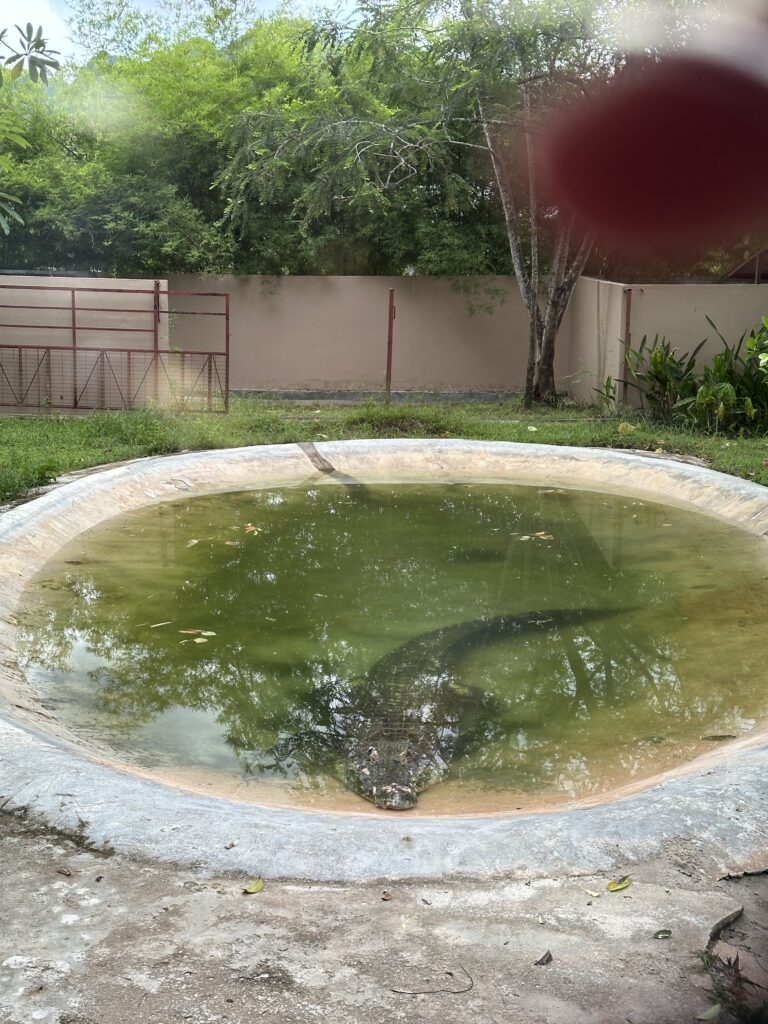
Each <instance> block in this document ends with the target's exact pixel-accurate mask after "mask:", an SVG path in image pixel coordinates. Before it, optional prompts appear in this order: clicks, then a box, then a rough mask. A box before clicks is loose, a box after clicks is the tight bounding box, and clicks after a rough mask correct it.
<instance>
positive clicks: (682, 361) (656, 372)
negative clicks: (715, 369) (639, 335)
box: [627, 335, 706, 423]
mask: <svg viewBox="0 0 768 1024" xmlns="http://www.w3.org/2000/svg"><path fill="white" fill-rule="evenodd" d="M705 344H706V339H704V341H702V342H700V343H699V344H698V345H697V346H696V348H695V349H694V350H693V353H692V354H690V355H689V354H688V353H687V352H686V353H684V354H683V355H682V356H678V354H677V349H674V348H672V346H671V344H670V343H669V342H668V341H667V339H666V338H659V336H658V335H656V337H655V338H654V339H653V344H652V345H649V344H648V338H647V337H644V338H643V340H642V341H641V342H640V346H639V348H637V349H633V348H630V349H629V350H628V351H627V370H628V372H629V375H630V378H631V379H630V380H629V381H628V383H629V384H630V385H631V386H632V387H635V388H636V389H637V390H638V391H639V393H640V397H641V401H642V403H643V406H644V407H645V406H646V405H647V407H648V411H649V412H650V415H651V417H652V418H653V419H655V420H657V421H658V422H660V423H671V422H673V421H674V420H675V419H679V418H680V417H679V414H678V411H679V408H680V403H681V402H685V401H687V400H688V399H690V398H694V397H695V395H696V376H695V366H696V356H697V354H698V353H699V352H700V351H701V349H702V347H703V346H704V345H705Z"/></svg>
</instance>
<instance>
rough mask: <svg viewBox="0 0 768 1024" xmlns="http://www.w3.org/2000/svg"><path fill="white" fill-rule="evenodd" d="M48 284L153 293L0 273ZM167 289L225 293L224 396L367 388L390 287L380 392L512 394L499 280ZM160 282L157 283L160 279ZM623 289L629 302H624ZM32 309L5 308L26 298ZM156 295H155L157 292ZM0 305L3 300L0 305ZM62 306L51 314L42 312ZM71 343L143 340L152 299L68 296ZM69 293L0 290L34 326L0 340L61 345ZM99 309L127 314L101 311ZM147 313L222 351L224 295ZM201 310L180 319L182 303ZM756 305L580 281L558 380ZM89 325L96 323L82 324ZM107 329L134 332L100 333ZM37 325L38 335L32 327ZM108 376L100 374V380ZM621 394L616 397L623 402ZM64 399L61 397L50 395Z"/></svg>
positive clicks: (716, 287)
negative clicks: (74, 311)
mask: <svg viewBox="0 0 768 1024" xmlns="http://www.w3.org/2000/svg"><path fill="white" fill-rule="evenodd" d="M21 283H25V284H32V285H37V286H39V285H40V284H52V285H55V286H56V287H59V288H62V287H63V288H65V289H66V288H69V287H82V286H84V285H87V286H88V287H93V288H97V289H99V290H100V291H103V290H104V289H105V288H114V287H120V288H137V287H148V288H151V287H152V282H151V281H129V280H107V279H90V280H85V279H83V278H72V279H67V278H38V277H30V278H10V277H0V285H6V286H7V285H11V286H12V285H13V284H16V285H18V284H21ZM167 286H168V287H170V288H171V289H172V290H182V291H196V292H201V291H202V292H229V293H230V310H231V317H230V325H231V370H230V383H231V386H232V388H233V389H236V390H262V389H263V390H270V389H273V390H291V389H297V390H305V389H318V390H330V391H336V390H380V389H381V388H382V387H383V385H384V371H385V364H386V341H387V306H388V292H389V289H390V288H394V289H395V300H396V305H397V319H396V321H395V337H394V358H393V387H394V388H395V389H398V390H425V391H430V390H434V391H441V392H450V391H456V392H505V391H515V390H519V389H520V388H521V386H522V384H523V381H524V378H525V365H526V358H527V349H528V317H527V312H526V310H525V307H524V305H523V302H522V299H521V298H520V294H519V291H518V289H517V285H516V283H515V281H514V279H513V278H511V277H493V278H483V279H480V280H479V281H472V280H467V281H464V282H462V283H461V286H460V287H457V286H456V285H455V284H454V283H452V282H451V281H449V280H444V279H440V278H417V277H414V278H409V277H406V278H386V277H286V278H262V277H226V276H225V277H199V276H190V275H177V276H173V277H171V278H170V279H169V282H168V285H167ZM167 286H166V284H165V282H162V287H163V288H165V287H167ZM630 288H631V310H630V317H629V324H628V321H627V303H628V301H629V293H630ZM33 294H34V296H35V298H34V301H35V304H36V308H35V309H34V310H14V309H10V308H7V307H8V306H9V305H13V304H15V303H26V302H29V301H31V300H30V299H29V296H30V295H33ZM161 301H162V302H163V303H165V301H166V300H165V297H164V296H163V297H162V300H161ZM3 303H5V304H6V308H2V304H3ZM57 305H58V306H63V307H65V308H64V309H59V310H57V309H53V308H52V307H54V306H57ZM86 305H93V306H95V307H99V311H90V310H85V309H82V308H80V310H79V312H78V325H79V327H80V326H82V328H83V330H81V331H79V335H78V343H79V344H81V345H86V344H88V345H104V346H106V347H109V348H125V347H131V348H148V349H149V348H151V346H152V333H151V328H152V315H151V309H152V296H151V295H136V294H128V293H126V294H123V295H115V294H114V293H110V292H106V293H105V294H104V295H99V294H98V292H95V293H80V294H79V295H78V306H79V307H83V306H86ZM68 306H69V292H68V291H62V292H41V291H37V292H34V293H32V292H24V291H21V290H19V289H18V288H17V289H16V290H14V289H13V288H12V287H2V288H0V321H2V322H4V323H27V324H32V323H36V324H40V325H43V328H42V329H37V328H33V327H30V326H22V327H20V328H15V327H14V328H9V327H3V326H0V345H2V344H14V345H19V344H21V345H35V344H65V345H68V344H69V343H70V340H71V329H70V323H71V314H70V311H69V308H68ZM105 306H109V307H111V306H121V307H124V308H127V309H136V310H137V311H138V312H135V313H106V312H105V311H104V307H105ZM169 309H170V315H169V316H168V317H166V316H162V317H161V320H160V346H161V348H167V347H171V348H177V347H178V348H183V349H185V350H188V351H197V352H201V351H223V350H224V346H225V319H224V316H223V313H224V309H225V305H224V300H223V299H222V298H221V297H219V296H215V295H211V296H209V297H206V298H199V297H186V296H180V295H172V296H171V298H170V307H169ZM191 310H195V311H202V312H205V313H209V314H212V315H209V316H190V315H187V314H188V311H191ZM766 313H768V284H764V285H753V284H712V285H697V284H689V285H632V286H627V285H622V284H620V283H616V282H610V281H599V280H596V279H594V278H582V279H581V280H580V281H579V282H578V284H577V286H576V289H575V291H574V295H573V299H572V302H571V306H570V308H569V310H568V313H567V314H566V317H565V320H564V322H563V326H562V329H561V333H560V338H559V341H558V355H557V362H556V369H557V375H558V379H559V381H560V386H561V387H562V388H564V389H567V390H568V392H569V393H570V394H571V395H572V396H573V397H575V398H578V399H580V400H585V401H589V400H592V399H593V398H594V397H595V390H594V389H600V388H601V387H602V386H603V383H604V382H605V379H606V377H608V376H610V377H612V378H613V379H614V380H617V379H620V378H622V377H623V376H624V370H623V358H624V345H625V342H626V340H627V337H626V333H627V326H629V331H630V343H631V344H632V345H633V346H635V347H636V346H637V345H638V344H639V343H640V340H641V338H642V337H643V335H644V334H647V335H648V336H649V337H650V338H651V339H652V338H653V336H654V335H656V334H657V333H658V334H659V335H665V336H666V337H667V338H668V339H669V340H670V341H671V342H672V344H673V345H675V346H676V347H677V348H678V349H679V350H680V351H686V350H690V349H692V348H693V347H694V346H695V345H696V344H697V343H698V342H699V341H700V340H701V339H702V338H704V337H708V338H709V342H708V344H707V348H706V351H705V352H704V353H702V356H703V357H706V355H707V354H708V355H712V354H714V353H715V352H717V351H718V350H719V348H720V344H721V343H720V342H719V340H718V339H717V337H716V334H715V332H714V331H713V330H712V328H710V327H709V325H708V324H707V320H706V317H707V315H709V316H710V317H711V318H712V319H713V320H714V321H715V323H716V324H717V325H718V327H719V328H720V330H721V331H722V333H723V334H724V335H725V336H726V337H727V338H728V339H729V340H736V339H737V338H738V337H739V336H740V335H741V334H742V333H743V332H744V331H745V330H748V329H750V328H751V327H752V326H753V325H754V324H755V323H757V322H758V321H759V320H760V318H761V317H762V316H763V315H764V314H766ZM96 324H98V325H99V326H100V328H101V329H100V330H93V331H88V330H85V329H84V328H87V327H90V326H95V325H96ZM115 326H118V327H120V326H129V327H135V326H139V327H143V328H144V330H145V332H146V333H139V332H129V333H128V332H125V333H124V332H110V331H109V330H108V328H110V327H115ZM45 328H47V329H45ZM107 384H109V380H107ZM631 394H632V393H631V392H630V393H629V397H630V398H631ZM62 401H63V399H62Z"/></svg>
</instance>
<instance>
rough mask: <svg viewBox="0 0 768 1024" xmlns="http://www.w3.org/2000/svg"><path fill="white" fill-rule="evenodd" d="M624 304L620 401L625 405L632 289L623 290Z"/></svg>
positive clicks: (627, 391) (630, 338)
mask: <svg viewBox="0 0 768 1024" xmlns="http://www.w3.org/2000/svg"><path fill="white" fill-rule="evenodd" d="M624 295H625V296H626V304H625V306H624V337H623V339H622V346H623V348H624V360H623V364H624V365H623V366H622V368H621V380H622V382H621V401H622V404H624V405H626V404H627V401H628V399H629V384H628V383H627V355H628V353H629V348H630V345H631V344H632V289H631V288H625V289H624Z"/></svg>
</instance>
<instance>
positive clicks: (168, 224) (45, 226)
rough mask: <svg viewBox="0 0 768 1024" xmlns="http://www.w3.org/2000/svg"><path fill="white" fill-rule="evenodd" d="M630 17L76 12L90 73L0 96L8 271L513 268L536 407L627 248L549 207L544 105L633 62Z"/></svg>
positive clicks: (463, 9) (376, 0) (591, 13)
mask: <svg viewBox="0 0 768 1024" xmlns="http://www.w3.org/2000/svg"><path fill="white" fill-rule="evenodd" d="M641 6H642V5H641V4H640V0H537V2H534V3H532V2H528V0H505V2H504V3H501V2H500V0H362V2H361V5H360V6H359V7H358V9H357V10H356V12H355V13H354V15H353V16H351V17H350V18H349V19H348V20H347V21H343V20H340V19H338V18H336V17H333V16H331V15H328V14H322V13H318V14H314V15H312V16H309V15H299V14H295V13H291V12H290V11H289V10H288V9H286V10H281V11H278V12H276V13H273V14H271V15H267V16H257V13H256V10H255V3H254V0H166V2H165V3H164V5H162V6H161V7H159V8H158V9H157V10H155V11H154V12H152V13H146V12H142V10H141V9H140V8H137V7H134V6H133V4H132V0H119V2H117V3H113V2H111V0H110V2H107V0H73V4H72V8H73V17H72V21H71V27H72V29H73V32H74V35H75V38H76V41H77V42H78V43H79V45H80V46H81V48H82V49H83V50H84V51H85V52H86V53H87V55H88V56H87V59H86V60H85V61H84V62H82V63H81V64H79V65H77V66H69V67H66V68H65V69H63V71H62V72H61V73H59V74H58V75H57V76H56V77H55V79H54V80H47V70H46V67H45V66H42V67H41V68H40V69H38V70H39V73H37V72H35V73H34V74H33V66H32V63H29V56H28V57H27V61H28V65H29V75H28V76H16V73H15V72H14V71H13V70H12V71H11V74H10V75H7V76H6V78H11V77H13V78H14V80H13V81H7V82H6V86H5V87H4V88H2V89H0V126H2V125H5V126H6V127H7V126H10V129H9V130H7V131H6V133H5V134H4V135H3V137H2V138H0V184H1V185H2V188H3V190H4V191H6V192H7V193H8V194H9V195H12V196H13V197H17V198H18V201H19V203H20V205H21V206H22V207H23V209H24V220H25V221H26V226H25V229H24V230H17V231H12V232H11V233H10V234H9V235H8V236H7V237H6V238H2V237H0V261H2V265H3V266H4V267H6V268H13V269H30V270H33V269H34V270H37V269H54V268H55V269H62V270H87V271H101V272H105V273H110V274H115V275H118V274H119V275H157V274H167V273H172V272H184V271H187V272H200V273H208V272H210V273H216V272H224V271H227V272H234V273H254V274H265V275H272V274H330V273H336V274H442V275H451V276H455V275H489V274H509V273H514V274H515V275H516V277H517V280H518V283H519V285H520V289H521V292H522V295H523V298H524V300H525V302H526V304H527V306H528V309H529V312H530V314H531V325H532V329H531V338H530V346H531V360H530V365H529V381H528V385H529V395H530V396H532V395H533V394H534V392H535V393H536V394H537V395H539V396H540V397H547V396H548V395H549V394H551V392H552V389H553V387H554V379H553V375H552V360H553V354H554V337H555V335H556V333H557V328H558V327H559V324H560V321H561V319H562V316H563V313H564V310H565V307H566V306H567V303H568V299H569V297H570V292H571V290H572V287H573V283H574V282H575V280H576V278H577V276H578V274H579V273H580V272H581V271H582V270H583V269H584V267H585V266H586V267H587V268H588V269H589V268H590V267H591V268H599V269H601V270H603V271H605V272H607V273H610V272H611V260H614V261H615V257H608V256H606V254H601V253H599V252H596V251H594V250H593V247H592V245H591V240H589V239H583V238H576V237H572V232H571V230H570V226H569V225H568V224H566V223H564V222H563V220H562V219H561V218H560V217H559V216H558V211H557V210H555V209H552V208H550V207H548V206H547V204H546V200H545V199H544V198H542V196H540V195H539V190H538V182H537V180H536V173H535V161H534V160H533V158H532V157H533V152H534V149H535V136H536V132H537V130H538V125H539V123H540V121H541V118H542V117H543V116H545V114H546V112H547V111H548V110H549V109H551V108H552V106H553V105H554V104H558V103H562V102H566V101H567V99H568V97H569V96H571V95H573V94H574V93H577V92H581V91H584V90H588V89H590V88H592V87H593V86H594V85H595V83H598V82H601V81H604V80H605V79H606V78H609V77H610V76H611V75H614V74H615V73H616V71H617V69H619V68H620V67H621V66H622V64H623V63H624V62H625V60H626V53H625V52H624V49H623V46H622V43H621V41H620V33H619V32H618V31H617V29H616V24H617V22H616V18H617V16H618V15H625V14H626V13H627V12H628V11H630V12H631V11H632V10H634V9H636V8H639V7H641ZM710 6H712V5H711V4H708V3H707V2H706V0H700V2H699V3H698V4H694V5H693V19H692V15H691V13H690V11H691V5H690V4H688V5H686V7H685V9H683V6H682V5H681V4H678V3H672V4H669V5H667V6H666V8H665V10H666V12H667V21H666V22H665V23H664V26H663V28H664V31H666V32H667V34H668V35H670V34H671V37H675V38H677V37H681V36H684V35H685V33H686V32H687V31H688V30H689V28H690V27H691V25H693V24H695V21H696V16H697V15H696V12H697V9H701V10H704V11H706V10H707V8H708V7H710ZM718 6H719V5H718ZM35 39H37V36H34V35H33V36H32V37H31V38H30V40H28V43H30V44H34V42H35ZM35 77H37V78H39V79H41V81H38V82H37V83H34V82H33V81H31V79H32V78H35ZM703 259H704V261H705V262H706V261H707V260H708V261H709V263H710V264H711V263H713V257H712V256H711V255H710V254H703ZM714 262H715V263H716V257H715V258H714ZM681 269H688V270H690V269H691V268H690V267H689V268H669V267H659V268H654V271H655V276H661V277H663V276H664V274H665V273H666V274H668V273H670V272H674V273H679V272H680V270H681Z"/></svg>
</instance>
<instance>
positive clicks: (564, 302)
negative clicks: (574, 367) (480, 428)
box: [477, 93, 594, 409]
mask: <svg viewBox="0 0 768 1024" xmlns="http://www.w3.org/2000/svg"><path fill="white" fill-rule="evenodd" d="M526 95H527V93H526ZM477 110H478V113H479V115H480V121H481V123H482V126H483V134H484V136H485V141H486V145H487V146H488V152H489V153H490V156H491V163H492V165H493V170H494V174H495V176H496V183H497V185H498V189H499V196H500V198H501V205H502V209H503V211H504V221H505V225H506V228H507V238H508V240H509V251H510V255H511V257H512V267H513V270H514V272H515V278H516V280H517V284H518V287H519V288H520V294H521V295H522V298H523V302H524V303H525V305H526V308H527V310H528V313H529V315H530V318H531V320H530V330H529V334H528V362H527V367H526V377H525V393H524V397H523V404H524V406H525V408H527V409H529V408H531V406H532V405H533V403H534V401H537V402H549V403H551V402H554V401H555V399H556V398H557V388H556V383H555V344H556V342H557V333H558V331H559V330H560V326H561V324H562V322H563V317H564V316H565V311H566V310H567V308H568V304H569V302H570V300H571V295H572V294H573V289H574V288H575V287H576V282H577V281H578V279H579V276H580V275H581V272H582V271H583V269H584V265H585V263H586V262H587V258H588V257H589V254H590V252H591V251H592V245H593V242H594V239H593V238H592V237H586V238H584V239H583V241H582V243H581V245H580V247H579V250H578V252H577V253H576V254H575V255H572V254H571V252H570V241H571V228H570V225H568V226H563V227H561V229H560V232H559V234H558V238H557V243H556V246H555V255H554V259H553V262H552V269H551V272H550V275H549V283H548V286H547V292H546V298H545V302H544V310H543V311H542V310H541V309H540V308H539V302H538V291H539V247H538V239H539V227H540V225H539V210H538V196H537V190H536V181H535V178H533V179H531V180H529V183H528V184H529V204H530V208H529V226H530V230H531V242H532V251H531V269H530V271H529V270H528V267H526V264H525V259H524V256H523V244H522V239H521V237H520V226H519V222H518V210H517V205H516V203H515V197H514V193H513V191H512V188H511V185H510V182H509V177H508V173H507V164H506V161H505V159H504V154H503V152H502V151H501V149H500V147H499V145H498V143H497V140H496V138H495V136H494V132H493V129H492V126H491V123H490V121H489V119H488V118H487V117H486V115H485V110H484V107H483V103H482V100H478V102H477ZM528 114H529V102H528V103H526V115H528ZM526 142H527V146H528V157H529V174H531V173H532V172H533V157H532V146H531V141H530V133H529V132H528V131H526Z"/></svg>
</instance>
